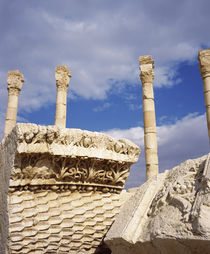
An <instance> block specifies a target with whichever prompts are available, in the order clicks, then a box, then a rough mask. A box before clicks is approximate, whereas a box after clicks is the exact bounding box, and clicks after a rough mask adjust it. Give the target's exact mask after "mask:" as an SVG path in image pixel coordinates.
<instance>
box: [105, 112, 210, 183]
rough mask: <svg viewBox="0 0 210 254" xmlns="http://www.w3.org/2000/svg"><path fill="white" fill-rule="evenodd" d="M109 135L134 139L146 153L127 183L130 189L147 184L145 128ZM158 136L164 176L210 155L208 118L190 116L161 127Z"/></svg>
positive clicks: (115, 132)
mask: <svg viewBox="0 0 210 254" xmlns="http://www.w3.org/2000/svg"><path fill="white" fill-rule="evenodd" d="M106 133H107V134H109V135H111V136H112V137H114V138H116V139H120V138H127V139H130V140H132V141H133V142H134V143H135V144H137V145H139V146H140V148H141V149H142V154H141V155H140V158H139V161H138V162H137V163H136V164H135V165H134V166H132V168H131V175H130V177H129V179H128V182H127V187H134V186H139V185H140V184H141V183H142V182H144V180H145V162H144V151H143V150H144V130H143V128H141V127H135V128H131V129H128V130H118V129H115V130H109V131H107V132H106ZM157 136H158V157H159V166H160V172H163V171H164V170H165V169H170V168H172V167H174V166H176V165H178V164H179V163H181V162H182V161H185V160H187V159H191V158H196V157H199V156H202V155H204V154H207V153H208V152H209V141H208V131H207V124H206V116H205V115H198V114H196V113H194V114H189V115H187V116H186V117H184V118H182V119H181V120H178V121H176V123H174V124H171V125H162V126H159V127H157Z"/></svg>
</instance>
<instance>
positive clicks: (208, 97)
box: [198, 49, 210, 144]
mask: <svg viewBox="0 0 210 254" xmlns="http://www.w3.org/2000/svg"><path fill="white" fill-rule="evenodd" d="M198 60H199V62H200V65H199V68H200V73H201V76H202V79H203V90H204V99H205V106H206V119H207V127H208V135H209V144H210V49H203V50H200V51H199V54H198Z"/></svg>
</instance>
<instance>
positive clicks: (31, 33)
mask: <svg viewBox="0 0 210 254" xmlns="http://www.w3.org/2000/svg"><path fill="white" fill-rule="evenodd" d="M209 10H210V2H209V1H208V0H200V1H196V0H185V1H183V0H182V1H181V0H178V1H172V0H158V1H151V0H148V1H141V0H132V1H126V0H120V1H119V0H116V1H111V0H106V1H104V0H75V1H71V0H68V1H67V0H62V2H61V1H58V0H56V1H55V0H45V1H40V0H36V1H34V0H31V1H27V0H19V1H17V0H11V1H4V0H0V32H1V42H0V102H1V103H0V123H1V125H0V133H1V134H0V135H1V136H2V132H3V128H4V118H5V112H6V104H7V90H6V87H7V84H6V78H7V72H8V70H15V69H18V70H20V71H21V72H22V73H23V75H24V78H25V83H24V84H23V88H22V91H21V94H20V97H19V111H18V121H19V122H33V123H37V124H43V125H52V124H54V117H55V101H56V85H55V78H54V71H55V66H57V65H63V64H66V65H67V66H68V67H69V68H70V70H71V74H72V78H71V80H70V86H69V90H68V106H67V127H68V128H80V129H88V130H91V131H101V132H105V133H107V134H109V135H112V136H113V137H116V138H128V139H130V140H132V141H133V142H135V143H136V144H138V145H139V146H140V147H141V149H142V153H141V156H140V159H139V162H138V163H137V164H135V165H134V166H132V168H131V175H130V177H129V179H128V182H127V185H126V186H127V187H134V186H138V185H140V184H141V183H142V182H143V181H144V179H145V165H144V151H143V148H144V147H143V146H144V144H143V111H142V91H141V83H140V80H139V63H138V58H139V56H140V55H147V54H151V55H152V57H153V59H154V61H155V69H154V72H155V80H154V93H155V106H156V118H157V119H156V120H157V126H158V128H157V135H158V154H159V162H160V171H161V172H162V171H164V169H169V168H171V167H173V166H175V165H177V164H179V163H180V162H182V161H184V160H186V159H189V158H195V157H199V156H201V155H203V154H206V153H208V152H209V145H208V134H207V127H206V119H205V106H204V97H203V85H202V79H201V76H200V73H199V66H198V61H197V55H198V51H199V49H201V48H210V33H209V32H208V31H209V24H210V16H209Z"/></svg>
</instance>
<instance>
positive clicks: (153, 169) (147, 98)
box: [139, 55, 158, 179]
mask: <svg viewBox="0 0 210 254" xmlns="http://www.w3.org/2000/svg"><path fill="white" fill-rule="evenodd" d="M139 64H140V71H141V73H140V79H141V82H142V97H143V117H144V149H145V162H146V179H149V178H150V177H152V176H154V175H156V174H158V155H157V137H156V120H155V104H154V92H153V80H154V72H153V68H154V61H153V60H152V56H150V55H148V56H140V57H139Z"/></svg>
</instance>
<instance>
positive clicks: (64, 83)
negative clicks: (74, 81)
mask: <svg viewBox="0 0 210 254" xmlns="http://www.w3.org/2000/svg"><path fill="white" fill-rule="evenodd" d="M70 78H71V74H70V70H69V68H68V67H67V66H66V65H61V66H56V68H55V79H56V86H57V87H58V88H63V89H67V88H68V86H69V80H70Z"/></svg>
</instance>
